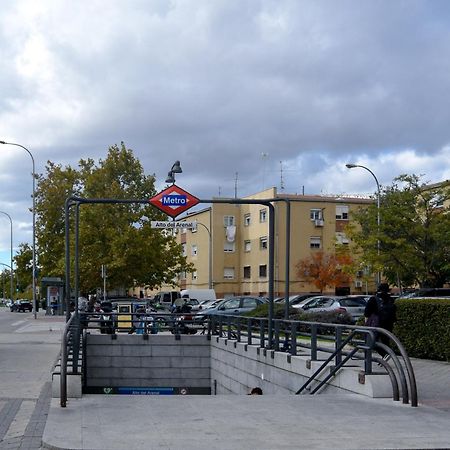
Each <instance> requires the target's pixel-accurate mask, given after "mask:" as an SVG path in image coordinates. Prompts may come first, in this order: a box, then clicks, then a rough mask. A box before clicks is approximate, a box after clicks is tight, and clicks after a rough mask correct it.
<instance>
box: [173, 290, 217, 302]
mask: <svg viewBox="0 0 450 450" xmlns="http://www.w3.org/2000/svg"><path fill="white" fill-rule="evenodd" d="M181 297H183V298H189V299H190V300H193V299H195V300H198V301H199V302H202V301H203V300H215V299H216V291H215V290H214V289H183V290H182V291H181Z"/></svg>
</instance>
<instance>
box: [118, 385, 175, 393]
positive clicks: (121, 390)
mask: <svg viewBox="0 0 450 450" xmlns="http://www.w3.org/2000/svg"><path fill="white" fill-rule="evenodd" d="M117 394H122V395H173V394H174V389H173V388H171V387H154V388H153V387H119V388H117Z"/></svg>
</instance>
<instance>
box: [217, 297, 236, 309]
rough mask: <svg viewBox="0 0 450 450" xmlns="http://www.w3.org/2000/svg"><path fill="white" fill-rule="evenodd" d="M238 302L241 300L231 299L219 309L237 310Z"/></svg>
mask: <svg viewBox="0 0 450 450" xmlns="http://www.w3.org/2000/svg"><path fill="white" fill-rule="evenodd" d="M240 302H241V300H240V299H239V298H233V299H232V300H228V301H226V302H224V303H223V304H221V305H220V307H221V308H224V309H236V308H239V304H240Z"/></svg>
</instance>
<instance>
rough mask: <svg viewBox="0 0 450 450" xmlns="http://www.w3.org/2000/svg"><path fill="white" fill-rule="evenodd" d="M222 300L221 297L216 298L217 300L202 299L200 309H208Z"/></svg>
mask: <svg viewBox="0 0 450 450" xmlns="http://www.w3.org/2000/svg"><path fill="white" fill-rule="evenodd" d="M223 301H224V299H223V298H218V299H217V300H203V302H201V303H200V306H201V308H200V309H209V308H214V307H215V306H217V305H218V304H219V303H222V302H223Z"/></svg>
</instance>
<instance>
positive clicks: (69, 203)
mask: <svg viewBox="0 0 450 450" xmlns="http://www.w3.org/2000/svg"><path fill="white" fill-rule="evenodd" d="M280 201H281V202H284V203H285V204H286V265H285V270H286V273H285V318H288V316H289V302H288V298H289V284H290V280H289V264H290V221H291V220H290V212H291V210H290V206H291V205H290V200H289V199H286V198H272V199H240V198H235V199H199V202H198V203H207V204H211V203H225V204H231V205H263V206H267V208H268V210H269V236H268V238H269V239H268V241H269V242H268V250H269V261H268V266H269V267H268V275H269V276H268V291H269V292H268V295H269V317H268V318H269V320H268V347H269V348H272V344H273V315H274V302H273V300H274V271H275V269H274V267H275V257H274V255H275V208H274V205H273V203H275V202H280ZM82 204H141V205H151V203H150V202H149V200H148V199H145V200H143V199H114V198H89V199H88V198H82V197H75V196H71V197H68V198H67V199H66V201H65V208H64V212H65V278H66V280H65V288H66V289H65V292H66V299H65V300H66V305H65V306H66V321H69V319H70V308H69V305H70V289H71V287H70V272H71V270H70V269H71V268H70V223H69V219H70V208H71V207H73V206H75V241H74V244H75V249H74V294H75V313H76V314H78V291H79V252H78V247H79V217H80V206H81V205H82ZM151 206H153V205H151ZM153 207H154V206H153Z"/></svg>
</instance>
